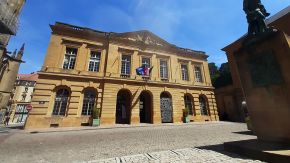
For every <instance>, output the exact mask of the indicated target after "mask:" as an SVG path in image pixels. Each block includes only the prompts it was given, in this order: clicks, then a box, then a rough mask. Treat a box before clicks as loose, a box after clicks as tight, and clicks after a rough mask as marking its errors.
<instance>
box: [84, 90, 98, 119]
mask: <svg viewBox="0 0 290 163" xmlns="http://www.w3.org/2000/svg"><path fill="white" fill-rule="evenodd" d="M95 101H96V91H94V90H86V91H85V93H84V101H83V110H82V115H92V110H93V108H94V106H95Z"/></svg>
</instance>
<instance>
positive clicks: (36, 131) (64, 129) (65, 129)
mask: <svg viewBox="0 0 290 163" xmlns="http://www.w3.org/2000/svg"><path fill="white" fill-rule="evenodd" d="M224 123H228V124H230V123H232V122H222V121H213V122H193V123H170V124H143V125H142V124H141V125H122V126H121V125H120V126H118V125H113V126H99V127H62V128H45V129H27V130H23V132H25V133H30V134H39V133H55V132H74V131H90V130H108V129H123V128H124V129H125V128H127V129H128V128H143V127H144V128H146V127H161V126H190V125H207V124H224Z"/></svg>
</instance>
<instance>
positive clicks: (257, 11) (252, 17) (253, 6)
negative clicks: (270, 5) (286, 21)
mask: <svg viewBox="0 0 290 163" xmlns="http://www.w3.org/2000/svg"><path fill="white" fill-rule="evenodd" d="M244 11H245V13H246V14H247V21H248V23H249V28H248V34H249V35H258V34H261V33H264V32H266V31H268V30H269V28H268V27H267V25H266V23H265V19H266V17H268V16H269V15H270V13H268V12H267V11H266V9H265V7H264V6H263V4H262V3H261V0H244Z"/></svg>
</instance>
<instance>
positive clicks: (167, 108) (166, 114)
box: [160, 92, 173, 123]
mask: <svg viewBox="0 0 290 163" xmlns="http://www.w3.org/2000/svg"><path fill="white" fill-rule="evenodd" d="M160 111H161V121H162V123H172V122H173V115H172V114H173V113H172V99H171V95H170V94H169V93H168V92H162V93H161V95H160Z"/></svg>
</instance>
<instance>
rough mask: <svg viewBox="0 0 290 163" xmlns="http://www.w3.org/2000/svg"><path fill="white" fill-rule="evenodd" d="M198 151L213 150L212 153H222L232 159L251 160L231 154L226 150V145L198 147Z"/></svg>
mask: <svg viewBox="0 0 290 163" xmlns="http://www.w3.org/2000/svg"><path fill="white" fill-rule="evenodd" d="M196 148H198V149H204V150H211V151H215V152H218V153H221V154H223V155H226V156H229V157H231V158H238V159H250V158H246V157H244V156H241V155H238V154H235V153H230V152H227V151H225V149H224V144H217V145H209V146H200V147H196Z"/></svg>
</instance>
